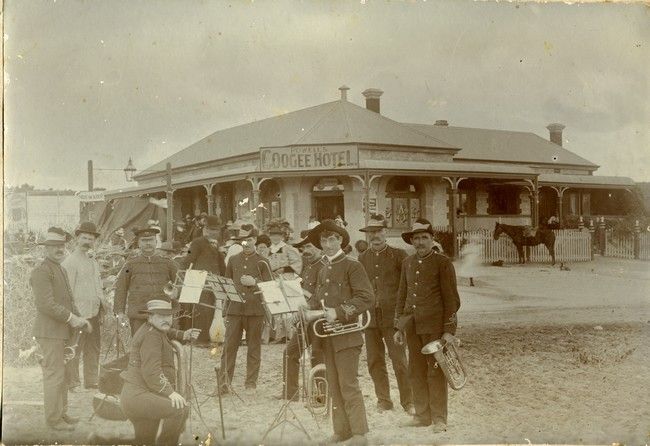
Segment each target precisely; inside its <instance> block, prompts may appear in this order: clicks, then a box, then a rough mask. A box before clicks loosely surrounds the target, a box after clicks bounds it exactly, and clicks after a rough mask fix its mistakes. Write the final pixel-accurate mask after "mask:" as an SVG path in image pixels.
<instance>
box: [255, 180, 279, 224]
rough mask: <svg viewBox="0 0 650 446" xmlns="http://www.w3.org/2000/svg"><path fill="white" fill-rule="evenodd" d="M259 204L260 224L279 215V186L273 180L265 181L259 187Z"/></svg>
mask: <svg viewBox="0 0 650 446" xmlns="http://www.w3.org/2000/svg"><path fill="white" fill-rule="evenodd" d="M260 204H261V205H262V207H261V208H260V210H261V211H262V223H266V222H267V221H269V220H272V219H274V218H279V217H281V216H282V215H280V186H279V185H278V183H277V181H275V180H266V181H264V182H263V183H262V185H261V186H260Z"/></svg>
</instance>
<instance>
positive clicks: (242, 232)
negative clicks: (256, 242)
mask: <svg viewBox="0 0 650 446" xmlns="http://www.w3.org/2000/svg"><path fill="white" fill-rule="evenodd" d="M258 235H259V233H258V232H257V228H256V227H255V226H253V225H251V224H250V223H244V224H243V225H241V227H240V228H239V233H238V234H237V235H236V236H234V237H233V240H244V239H247V238H249V237H257V236H258Z"/></svg>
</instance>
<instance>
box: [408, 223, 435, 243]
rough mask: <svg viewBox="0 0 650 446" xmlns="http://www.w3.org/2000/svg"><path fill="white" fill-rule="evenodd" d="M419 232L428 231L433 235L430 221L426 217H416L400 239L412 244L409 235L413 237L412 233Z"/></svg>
mask: <svg viewBox="0 0 650 446" xmlns="http://www.w3.org/2000/svg"><path fill="white" fill-rule="evenodd" d="M420 232H428V233H429V234H431V235H434V234H433V227H432V226H431V222H430V221H429V220H427V219H426V218H418V219H417V220H415V222H414V223H413V226H412V227H411V230H410V231H406V232H403V233H402V240H404V241H405V242H406V243H408V244H409V245H412V244H413V243H411V237H413V235H414V234H418V233H420Z"/></svg>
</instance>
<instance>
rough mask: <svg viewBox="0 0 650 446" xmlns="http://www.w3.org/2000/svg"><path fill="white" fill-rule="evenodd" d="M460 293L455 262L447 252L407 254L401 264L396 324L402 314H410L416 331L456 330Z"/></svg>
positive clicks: (436, 332) (437, 332) (440, 331)
mask: <svg viewBox="0 0 650 446" xmlns="http://www.w3.org/2000/svg"><path fill="white" fill-rule="evenodd" d="M458 308H460V297H459V296H458V289H457V288H456V272H455V271H454V265H453V264H452V263H451V260H449V259H448V258H447V257H446V256H444V255H442V254H437V253H435V252H433V251H432V252H431V253H430V254H429V255H427V256H426V257H424V258H419V257H418V255H417V254H413V255H411V256H408V257H407V258H406V259H405V260H404V263H403V264H402V274H401V278H400V286H399V291H398V293H397V304H396V307H395V326H396V327H397V326H398V325H399V319H400V317H401V316H407V315H413V318H414V321H415V331H416V333H417V334H423V333H434V334H439V335H442V333H443V332H447V333H451V334H455V333H456V312H457V311H458Z"/></svg>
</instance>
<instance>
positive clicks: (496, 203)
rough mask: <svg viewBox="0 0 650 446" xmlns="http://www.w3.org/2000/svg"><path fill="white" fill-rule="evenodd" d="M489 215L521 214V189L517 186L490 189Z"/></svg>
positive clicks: (492, 187)
mask: <svg viewBox="0 0 650 446" xmlns="http://www.w3.org/2000/svg"><path fill="white" fill-rule="evenodd" d="M488 214H490V215H516V214H519V188H518V187H516V186H491V187H489V188H488Z"/></svg>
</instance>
